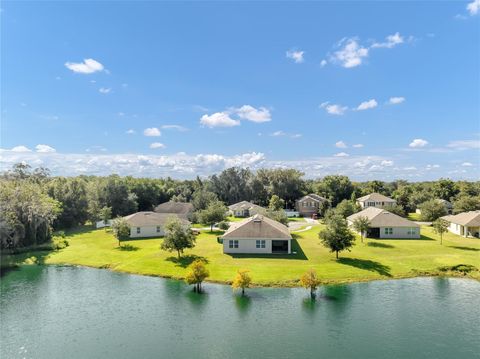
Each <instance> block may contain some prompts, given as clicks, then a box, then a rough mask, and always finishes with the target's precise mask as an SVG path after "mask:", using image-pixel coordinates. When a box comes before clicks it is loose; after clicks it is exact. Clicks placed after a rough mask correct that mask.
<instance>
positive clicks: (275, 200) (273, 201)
mask: <svg viewBox="0 0 480 359" xmlns="http://www.w3.org/2000/svg"><path fill="white" fill-rule="evenodd" d="M284 207H285V201H284V200H283V199H281V198H280V197H278V196H277V195H276V194H274V195H273V196H272V198H270V202H269V204H268V209H270V210H271V211H281V210H282V209H283V208H284Z"/></svg>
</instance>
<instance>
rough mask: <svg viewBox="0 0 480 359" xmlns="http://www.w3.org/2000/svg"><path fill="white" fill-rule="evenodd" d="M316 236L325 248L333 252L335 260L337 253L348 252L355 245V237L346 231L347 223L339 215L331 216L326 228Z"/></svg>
mask: <svg viewBox="0 0 480 359" xmlns="http://www.w3.org/2000/svg"><path fill="white" fill-rule="evenodd" d="M318 236H319V238H320V239H321V241H322V243H323V245H324V246H325V247H327V248H329V249H330V251H331V252H335V255H336V258H337V259H338V253H339V252H341V251H344V250H348V251H350V248H351V247H352V246H353V245H354V244H355V236H354V235H353V233H352V232H351V231H350V230H349V229H348V226H347V221H346V220H345V219H343V218H342V217H340V216H339V215H334V216H332V217H331V218H330V219H329V221H328V223H327V228H326V229H323V230H321V231H320V233H319V234H318Z"/></svg>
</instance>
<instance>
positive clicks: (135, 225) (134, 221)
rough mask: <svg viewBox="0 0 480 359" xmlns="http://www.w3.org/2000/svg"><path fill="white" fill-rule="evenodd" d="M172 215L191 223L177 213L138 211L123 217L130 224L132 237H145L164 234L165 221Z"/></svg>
mask: <svg viewBox="0 0 480 359" xmlns="http://www.w3.org/2000/svg"><path fill="white" fill-rule="evenodd" d="M171 217H177V218H179V219H180V220H181V221H182V222H183V223H185V224H190V222H189V221H187V220H186V219H185V218H183V217H181V216H178V215H177V214H175V213H155V212H137V213H133V214H130V215H128V216H126V217H123V218H124V219H125V220H126V221H127V223H128V224H129V226H130V238H144V237H162V236H164V235H165V230H164V226H165V223H167V221H168V219H169V218H171Z"/></svg>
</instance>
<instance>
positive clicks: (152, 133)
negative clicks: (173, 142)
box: [143, 127, 162, 137]
mask: <svg viewBox="0 0 480 359" xmlns="http://www.w3.org/2000/svg"><path fill="white" fill-rule="evenodd" d="M143 134H144V135H145V136H148V137H158V136H160V135H161V134H162V133H161V132H160V130H159V129H158V128H156V127H151V128H146V129H145V130H143Z"/></svg>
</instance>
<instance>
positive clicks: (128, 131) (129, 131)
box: [125, 129, 136, 135]
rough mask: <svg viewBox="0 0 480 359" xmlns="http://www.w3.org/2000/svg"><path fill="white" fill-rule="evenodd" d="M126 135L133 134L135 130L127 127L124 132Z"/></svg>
mask: <svg viewBox="0 0 480 359" xmlns="http://www.w3.org/2000/svg"><path fill="white" fill-rule="evenodd" d="M125 133H126V134H127V135H134V134H135V133H136V132H135V130H134V129H129V130H127V131H126V132H125Z"/></svg>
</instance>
